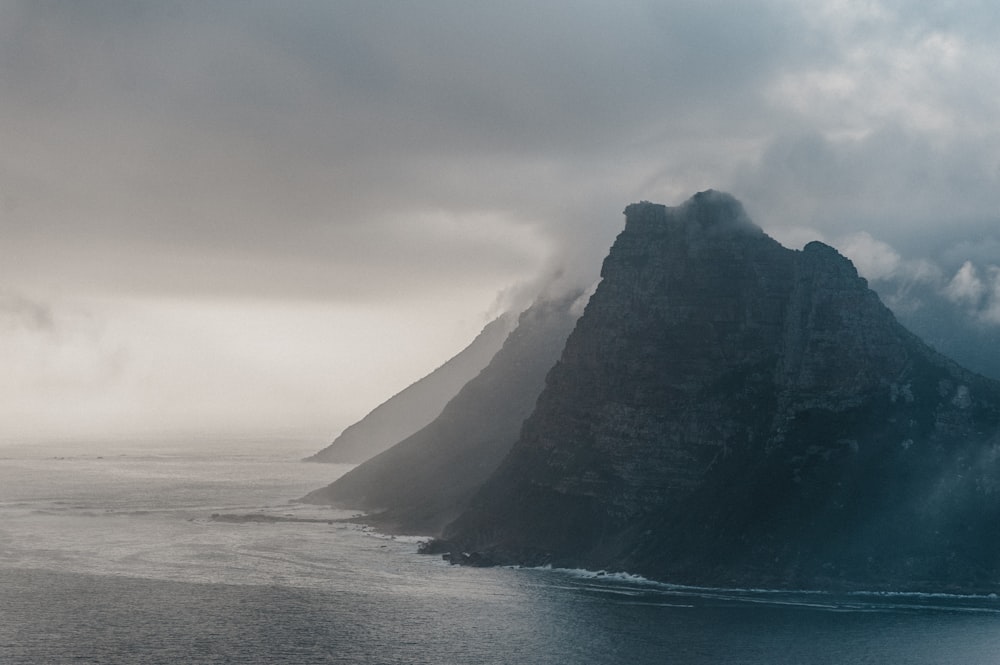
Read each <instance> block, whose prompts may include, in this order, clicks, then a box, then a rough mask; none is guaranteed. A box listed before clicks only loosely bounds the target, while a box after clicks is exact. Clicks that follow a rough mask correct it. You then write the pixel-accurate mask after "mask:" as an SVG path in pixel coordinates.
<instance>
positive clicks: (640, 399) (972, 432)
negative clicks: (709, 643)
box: [429, 191, 1000, 591]
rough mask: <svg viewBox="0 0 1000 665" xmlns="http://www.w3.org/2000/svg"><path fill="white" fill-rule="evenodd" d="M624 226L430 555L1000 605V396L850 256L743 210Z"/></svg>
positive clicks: (705, 211) (687, 212)
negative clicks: (906, 317) (468, 498)
mask: <svg viewBox="0 0 1000 665" xmlns="http://www.w3.org/2000/svg"><path fill="white" fill-rule="evenodd" d="M625 214H626V226H625V229H624V231H623V232H622V233H621V234H620V235H619V237H618V238H617V240H616V241H615V243H614V246H613V247H612V249H611V251H610V253H609V255H608V257H607V258H606V260H605V262H604V265H603V269H602V276H603V280H602V282H601V283H600V285H599V287H598V289H597V291H596V293H595V294H594V295H593V296H592V298H591V299H590V302H589V304H588V305H587V308H586V310H585V312H584V314H583V315H582V317H581V318H580V320H579V321H578V323H577V325H576V328H575V329H574V331H573V333H572V334H571V335H570V337H569V339H568V340H567V343H566V347H565V349H564V351H563V353H562V356H561V358H560V360H559V362H558V363H557V364H556V366H555V367H554V368H553V369H552V371H551V372H550V373H549V376H548V379H547V382H546V386H545V389H544V391H543V392H542V394H541V395H540V396H539V399H538V403H537V406H536V408H535V410H534V412H533V413H532V415H531V416H530V417H529V418H528V419H527V421H526V422H525V424H524V428H523V430H522V432H521V436H520V438H519V439H518V441H517V443H516V444H515V445H514V447H513V449H512V450H511V452H510V454H509V455H508V456H507V457H506V458H505V460H504V461H503V463H502V464H501V465H500V467H499V468H498V470H497V471H496V472H495V473H494V474H493V475H492V476H491V477H490V478H489V480H488V481H487V482H486V483H485V484H484V486H483V487H482V488H481V489H480V491H479V492H477V494H476V495H475V497H474V498H473V499H472V502H471V505H470V507H469V509H468V510H466V511H465V512H464V513H463V514H462V515H461V516H460V517H459V518H458V519H457V520H455V521H454V522H453V523H451V524H450V525H448V527H447V528H446V529H445V532H444V537H443V538H442V539H441V540H439V541H437V542H435V543H432V544H431V546H430V547H429V550H430V551H440V552H454V553H455V554H453V555H452V556H451V558H452V560H469V559H470V558H471V559H472V560H474V561H480V562H492V563H517V564H527V565H537V564H547V563H549V564H553V565H557V566H567V567H585V568H592V569H608V570H612V569H613V570H626V571H630V572H633V573H638V574H643V575H646V576H648V577H651V578H654V579H660V580H667V581H670V582H676V583H685V584H695V585H710V586H726V587H731V586H733V587H743V588H745V587H769V588H798V589H802V588H812V589H829V588H836V589H851V588H855V589H856V588H864V589H893V590H921V591H956V590H958V591H983V590H989V591H995V590H996V589H997V587H998V586H1000V383H998V382H996V381H993V380H990V379H987V378H985V377H982V376H980V375H977V374H974V373H972V372H970V371H967V370H965V369H963V368H961V367H959V366H958V365H956V364H955V363H954V362H952V361H950V360H949V359H947V358H945V357H944V356H942V355H940V354H938V353H936V352H935V351H933V350H932V349H931V348H930V347H928V346H927V345H926V344H924V343H923V342H921V341H920V340H919V339H918V338H917V337H915V336H914V335H913V334H911V333H910V332H908V331H907V330H906V329H905V328H903V327H902V326H901V325H900V324H899V323H898V322H897V321H896V319H895V318H894V317H893V315H892V313H891V312H890V311H889V310H888V309H887V308H886V307H885V306H884V305H883V304H882V303H881V301H880V300H879V299H878V297H877V296H876V294H875V293H874V292H873V291H872V290H870V289H869V288H868V284H867V282H866V281H865V280H864V279H862V278H860V277H859V276H858V274H857V271H856V270H855V269H854V266H853V265H852V264H851V262H850V261H849V260H847V259H846V258H844V257H843V256H841V255H840V254H839V253H838V252H837V251H836V250H834V249H833V248H831V247H828V246H826V245H824V244H822V243H818V242H813V243H810V244H808V245H806V246H805V247H804V248H803V249H802V250H801V251H794V250H790V249H786V248H784V247H782V246H781V245H779V244H778V243H777V242H776V241H774V240H772V239H771V238H770V237H768V236H767V235H765V234H764V233H763V232H762V231H761V230H760V228H758V227H757V226H756V225H754V224H753V223H752V222H751V221H750V220H749V219H748V218H747V216H746V214H745V213H744V211H743V209H742V206H741V205H740V204H739V202H738V201H736V200H735V199H734V198H732V197H731V196H729V195H726V194H722V193H719V192H714V191H707V192H702V193H699V194H697V195H695V196H694V197H692V198H691V199H690V200H688V201H687V202H686V203H684V204H683V205H680V206H677V207H669V208H668V207H666V206H662V205H656V204H652V203H648V202H643V203H639V204H633V205H630V206H629V207H628V208H626V210H625ZM459 552H464V553H466V554H464V555H459V554H458V553H459ZM470 553H472V554H470Z"/></svg>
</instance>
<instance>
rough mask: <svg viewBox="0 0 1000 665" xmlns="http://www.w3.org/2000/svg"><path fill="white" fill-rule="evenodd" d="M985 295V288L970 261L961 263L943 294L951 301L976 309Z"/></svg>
mask: <svg viewBox="0 0 1000 665" xmlns="http://www.w3.org/2000/svg"><path fill="white" fill-rule="evenodd" d="M985 293H986V286H985V285H984V284H983V281H982V280H981V279H979V274H978V272H977V271H976V267H975V266H974V265H973V264H972V262H971V261H966V262H965V263H963V264H962V267H961V268H959V269H958V272H956V273H955V276H954V277H952V278H951V281H950V282H948V286H946V287H945V294H946V295H947V296H948V297H949V298H950V299H951V300H952V301H954V302H958V303H964V304H966V305H970V306H973V307H978V305H979V303H980V302H982V299H983V295H984V294H985Z"/></svg>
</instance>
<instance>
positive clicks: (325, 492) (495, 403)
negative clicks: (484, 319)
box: [303, 294, 579, 534]
mask: <svg viewBox="0 0 1000 665" xmlns="http://www.w3.org/2000/svg"><path fill="white" fill-rule="evenodd" d="M578 297H579V294H574V295H573V296H570V297H566V298H563V299H561V300H555V301H540V302H537V303H535V304H534V305H532V307H530V308H529V309H528V310H526V311H525V312H524V313H523V314H521V317H520V319H519V321H518V325H517V328H516V329H515V330H514V331H513V332H512V333H511V334H510V336H509V337H508V338H507V340H506V342H504V345H503V347H502V348H501V349H500V351H498V352H497V354H496V355H495V356H494V358H493V360H492V361H491V362H490V364H489V365H488V366H487V367H486V368H485V369H483V371H482V372H480V373H479V375H478V376H476V377H475V378H474V379H472V380H471V381H469V382H468V383H467V384H466V385H465V386H464V387H463V388H462V389H461V391H459V393H458V394H457V395H456V396H455V397H454V399H452V400H451V401H450V402H449V403H448V405H447V406H446V407H445V408H444V410H443V411H442V412H441V415H440V416H438V417H437V418H436V419H435V420H434V421H433V422H432V423H430V424H429V425H427V426H426V427H424V428H423V429H421V430H420V431H418V432H416V433H415V434H413V435H412V436H410V437H408V438H406V439H405V440H403V441H401V442H400V443H399V444H398V445H396V446H394V447H392V448H390V449H389V450H387V451H385V452H384V453H382V454H381V455H378V456H377V457H374V458H372V459H371V460H369V461H367V462H366V463H364V464H362V465H360V466H358V467H357V468H355V469H353V470H352V471H350V472H348V473H347V474H345V475H344V476H343V477H341V478H339V479H338V480H337V481H336V482H334V483H332V484H331V485H329V486H328V487H325V488H323V489H321V490H317V491H316V492H313V493H311V494H309V495H308V496H306V497H305V499H303V500H304V501H307V502H312V503H336V504H337V505H341V506H344V507H348V508H356V509H361V510H366V511H370V512H372V513H373V514H372V515H370V516H368V517H367V518H366V522H370V523H373V524H377V525H379V527H380V528H382V529H384V530H390V531H394V532H402V533H416V534H434V533H438V532H439V531H440V529H441V527H443V526H444V525H445V524H446V523H447V522H449V521H451V520H452V519H454V518H455V517H456V516H457V515H458V514H459V513H460V512H461V511H462V510H463V509H464V508H465V507H466V505H467V503H468V500H469V497H470V496H471V495H472V493H473V492H474V491H475V490H476V489H478V487H479V486H480V485H481V484H482V483H483V481H484V480H486V478H487V477H488V476H489V475H490V473H492V472H493V471H494V470H495V469H496V467H497V465H498V464H499V463H500V460H502V459H503V458H504V456H505V455H506V454H507V452H508V451H509V450H510V447H511V446H512V445H513V443H514V441H516V440H517V436H518V433H519V432H520V429H521V424H522V422H523V421H524V419H525V418H526V417H527V416H528V414H530V413H531V410H532V408H534V405H535V400H536V399H537V397H538V394H539V393H540V392H541V391H542V387H543V386H544V383H545V375H546V373H547V372H548V370H549V369H550V368H551V367H552V365H553V364H554V363H555V361H556V359H557V358H558V357H559V353H560V351H561V350H562V348H563V344H564V343H565V341H566V337H567V336H568V335H569V332H570V330H571V329H572V327H573V325H574V323H575V321H576V316H575V315H574V314H573V313H571V306H572V304H573V302H574V301H575V300H576V299H577V298H578Z"/></svg>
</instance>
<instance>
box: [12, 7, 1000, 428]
mask: <svg viewBox="0 0 1000 665" xmlns="http://www.w3.org/2000/svg"><path fill="white" fill-rule="evenodd" d="M998 30H1000V16H998V14H997V12H995V11H994V9H993V7H992V5H991V4H989V3H986V2H978V1H975V0H967V1H965V2H960V3H938V4H936V5H933V6H925V5H924V4H922V3H905V2H901V1H897V0H870V1H866V2H853V1H849V0H808V1H806V2H791V1H790V0H748V1H746V2H740V3H732V2H721V1H708V2H706V1H704V0H698V1H695V0H678V1H672V2H669V3H664V2H656V1H653V0H625V1H624V2H618V3H614V5H605V4H601V3H583V4H581V3H578V2H570V1H569V0H550V1H547V2H542V3H539V2H522V1H520V0H515V1H514V2H507V3H468V2H459V1H458V0H428V1H427V2H421V3H392V4H387V3H365V2H354V3H350V2H335V3H330V2H314V1H312V0H304V1H302V2H296V3H265V2H243V1H237V0H220V1H218V2H212V3H205V2H200V1H196V0H174V1H171V2H163V3H125V2H120V1H118V0H94V1H92V2H86V3H80V2H61V3H53V2H35V1H32V0H21V1H11V2H4V3H2V4H0V58H2V60H3V62H4V67H3V68H2V69H0V118H2V120H0V140H2V141H3V144H4V146H5V150H4V152H3V154H2V155H0V237H2V238H3V247H2V248H0V249H2V252H3V256H2V260H0V289H5V291H4V292H5V293H19V294H30V295H31V298H30V300H31V301H33V302H35V303H67V302H80V303H95V302H99V303H101V304H100V306H99V307H97V309H99V310H100V311H102V312H104V313H105V314H106V316H107V318H106V321H107V326H108V327H107V328H106V330H107V331H113V332H114V334H112V333H111V332H107V333H106V334H107V335H110V337H115V335H120V337H117V338H116V339H117V341H118V342H120V343H121V344H123V345H125V346H126V347H127V348H132V347H133V346H134V343H133V341H132V338H131V337H130V335H138V336H140V337H141V336H143V335H149V336H151V337H152V338H156V339H157V340H159V343H160V345H161V346H162V347H163V348H174V347H172V346H171V345H172V344H175V342H174V341H173V340H171V339H169V338H167V336H166V335H165V333H157V332H156V331H155V330H152V329H149V328H144V327H142V326H138V324H134V321H133V320H132V319H131V318H129V317H130V316H131V315H130V314H128V313H127V312H129V311H131V310H130V309H129V308H130V307H131V305H130V304H129V303H135V302H138V303H141V307H140V309H143V311H146V310H147V309H149V310H151V311H152V310H155V311H156V312H157V313H156V314H150V316H151V317H153V318H158V317H159V318H165V319H169V320H171V321H174V319H173V317H174V316H175V315H176V316H180V314H177V313H176V312H175V311H174V310H172V309H171V305H170V304H169V303H173V302H175V301H178V300H180V301H184V302H186V303H187V304H188V305H189V306H190V307H189V308H188V309H186V310H184V311H186V312H187V313H188V314H187V315H190V316H195V314H194V312H196V311H200V310H199V309H198V308H197V307H195V306H194V304H193V303H201V304H203V305H208V304H211V305H213V306H219V307H222V308H223V309H225V308H227V307H228V308H231V309H229V310H227V311H231V312H239V316H240V317H245V318H243V320H245V321H255V322H256V321H259V320H261V319H260V318H259V317H258V316H257V315H253V314H251V313H250V312H249V309H246V310H245V309H244V308H250V309H252V308H253V307H258V308H259V309H258V312H259V313H264V312H267V313H272V314H273V313H274V312H275V311H284V310H283V306H284V305H288V304H289V303H295V307H298V308H301V309H296V311H297V312H299V313H301V312H307V311H308V312H310V313H311V314H310V316H311V317H313V318H312V319H311V320H312V323H311V324H309V323H307V322H306V321H307V318H306V317H304V315H303V318H297V317H298V316H299V314H296V315H292V314H287V316H293V318H296V320H297V321H299V322H300V323H301V325H303V326H305V327H309V326H310V325H311V326H313V327H314V328H316V329H317V330H318V329H320V328H321V327H322V326H327V325H331V321H330V320H329V319H327V318H325V317H324V315H321V312H324V311H326V310H325V308H330V310H331V311H334V310H335V311H336V312H338V316H337V318H336V322H337V323H336V326H335V327H334V328H333V329H327V330H326V334H327V336H328V337H329V339H330V340H331V344H330V349H331V350H330V351H329V353H331V354H341V353H347V351H341V350H340V349H346V348H347V347H346V345H347V344H348V343H354V342H356V341H357V340H358V339H359V336H358V335H356V328H354V327H352V324H351V320H352V319H351V317H349V316H343V317H342V316H340V315H342V314H344V313H346V312H351V313H353V314H357V313H358V312H360V311H367V310H368V309H369V308H374V309H378V310H379V311H381V312H383V314H385V318H384V319H379V320H382V321H387V322H388V321H392V323H386V324H385V325H387V326H391V327H394V328H395V327H398V323H397V322H398V319H397V318H394V317H392V316H390V314H391V313H392V312H394V311H395V312H407V315H408V316H411V317H412V319H413V321H412V323H411V325H412V327H413V328H414V329H421V330H426V331H431V330H433V329H436V330H438V333H439V335H445V334H446V332H447V331H449V330H452V331H453V328H449V327H448V326H453V325H454V323H453V322H454V320H455V319H457V318H462V317H465V318H464V320H465V323H464V324H463V325H464V327H463V328H462V331H463V332H462V335H460V337H463V338H464V337H467V336H468V335H471V334H474V332H475V330H474V329H475V328H476V325H473V324H472V323H471V321H473V320H478V317H480V316H482V315H483V313H484V310H486V309H487V308H488V307H490V303H491V302H492V301H494V300H496V301H497V302H503V303H504V304H507V303H511V306H515V304H523V303H524V302H525V301H527V300H530V299H531V297H533V295H534V294H533V293H532V291H533V290H537V289H541V288H542V285H543V284H546V283H548V282H549V280H550V279H551V278H552V276H554V275H558V280H557V281H558V283H559V284H560V285H561V286H562V287H563V288H585V287H586V286H588V285H589V284H591V283H593V281H594V280H595V279H596V278H597V274H598V271H599V268H600V263H601V261H602V259H603V257H604V255H605V253H606V251H607V249H608V247H609V246H610V244H611V242H612V241H613V239H614V237H615V235H616V234H617V233H618V232H619V231H620V230H621V227H622V224H623V218H622V215H621V211H622V209H623V208H624V207H625V206H626V205H627V204H628V203H630V202H633V201H637V200H641V199H647V200H652V201H659V202H664V203H667V204H676V203H680V202H682V201H683V200H685V199H687V198H688V197H689V196H690V195H691V194H693V193H694V192H696V191H699V190H704V189H708V188H715V189H720V190H727V191H730V192H732V193H733V194H734V195H736V196H737V197H738V198H740V199H741V200H742V201H743V203H744V204H745V206H746V208H747V210H748V211H749V212H750V214H751V215H752V216H753V217H754V219H755V220H756V221H757V222H758V223H760V224H761V225H762V226H764V227H765V229H767V230H768V232H770V233H772V234H773V235H775V236H776V237H778V238H780V239H784V240H786V242H789V243H791V244H797V245H799V246H801V245H802V244H803V243H804V242H805V241H808V240H810V239H813V238H821V239H822V238H827V239H833V240H832V242H833V243H834V244H838V243H839V242H840V241H841V240H842V241H843V243H842V244H843V245H844V246H845V247H847V249H845V251H847V253H848V254H849V255H851V256H852V258H853V259H854V260H855V262H856V263H857V264H858V266H859V268H861V269H862V272H863V273H865V274H867V275H868V276H869V278H870V279H872V281H873V284H874V285H876V286H877V287H878V288H880V289H882V291H883V295H885V296H886V297H887V300H890V301H891V302H892V303H893V305H894V306H896V307H899V308H904V307H909V308H910V311H913V312H916V311H918V310H920V306H921V303H924V302H930V301H931V300H933V299H934V298H937V299H938V300H941V301H942V302H946V303H947V305H948V306H949V307H953V308H955V307H958V304H956V303H955V302H952V301H950V300H947V298H946V297H945V296H944V295H943V291H941V289H944V288H945V287H946V286H947V284H948V282H949V281H950V280H951V276H954V275H956V274H957V273H958V271H959V270H960V268H961V266H962V265H963V264H964V263H965V262H966V261H969V262H971V265H973V266H976V270H977V273H976V274H977V275H978V278H979V279H980V280H981V282H982V284H983V289H984V293H983V296H982V300H981V302H980V305H979V310H977V311H979V312H980V313H979V314H978V315H977V317H978V318H976V321H977V322H978V323H977V325H980V326H983V325H986V324H987V323H989V322H990V321H992V320H993V317H994V315H993V314H992V312H993V311H994V309H993V305H992V304H991V303H993V302H994V300H991V299H990V298H992V295H990V294H992V293H994V291H991V289H992V288H993V286H992V284H993V282H992V281H991V280H992V279H993V273H992V272H990V270H991V269H990V266H994V265H996V258H995V257H996V256H997V252H998V251H1000V234H998V231H997V228H998V226H997V221H998V217H1000V161H998V158H997V155H1000V120H998V118H1000V92H998V91H1000V72H998V70H997V69H996V67H995V66H994V63H995V62H996V61H997V58H998V57H1000V47H998V46H997V43H996V39H995V35H996V34H997V31H998ZM938 272H939V273H940V274H938ZM944 275H947V276H949V277H947V278H946V277H944ZM956 288H957V287H956ZM935 289H937V291H935ZM497 293H501V294H502V295H501V296H500V297H497V296H496V294H497ZM935 294H936V295H935ZM445 306H447V308H445ZM965 306H966V305H963V307H965ZM60 307H61V305H60ZM0 308H2V309H4V310H5V312H6V313H2V314H0V319H2V321H4V322H5V323H0V326H7V328H8V334H9V328H10V327H11V326H14V325H16V326H18V327H19V328H24V327H26V326H28V327H30V326H36V327H39V330H38V331H37V332H41V328H43V327H44V325H43V324H44V322H45V311H44V309H35V308H33V307H32V306H31V305H30V304H25V303H23V302H21V303H15V302H14V301H12V300H10V299H9V298H8V299H7V300H6V301H4V303H0ZM928 308H929V306H928V307H925V309H924V310H923V311H924V312H927V311H930V309H933V308H929V309H928ZM57 309H58V308H57ZM84 309H86V307H84ZM15 311H16V312H17V313H15ZM59 311H62V310H59ZM941 311H944V310H941ZM962 311H963V312H964V310H962ZM421 312H426V314H421ZM431 312H433V313H434V314H433V316H440V317H443V318H446V319H448V320H449V323H448V324H445V323H442V322H441V321H438V322H436V323H432V322H429V320H428V319H429V317H431V316H432V314H431ZM469 312H472V314H468V313H469ZM50 314H51V316H52V321H53V325H56V326H57V327H58V324H59V322H60V320H61V317H62V316H63V315H61V314H59V312H58V311H56V309H52V310H51V311H50ZM234 315H235V314H234ZM260 316H263V314H260ZM963 316H964V314H963ZM355 320H357V321H358V322H359V323H358V324H357V325H360V322H361V321H368V320H369V319H366V318H365V317H364V316H360V315H358V316H356V317H355ZM955 320H956V321H961V320H962V319H961V318H960V317H959V318H955ZM14 321H16V324H15V323H12V322H14ZM970 321H972V319H970ZM177 323H178V325H180V322H179V321H177ZM435 326H436V328H435ZM168 327H169V326H168ZM223 329H224V326H219V327H217V328H215V331H216V333H215V334H220V335H222V334H223V332H222V330H223ZM447 334H451V333H447ZM38 339H41V338H38ZM80 339H83V338H80ZM422 339H430V340H433V339H434V335H433V334H431V333H430V332H428V334H427V336H426V337H422ZM224 341H225V340H215V341H210V340H208V339H206V340H205V342H204V343H205V344H206V345H208V346H213V345H215V344H216V343H217V342H218V343H219V346H220V347H224V344H223V342H224ZM98 346H99V345H98ZM140 346H141V347H143V348H153V347H155V346H156V344H154V343H152V342H149V346H148V347H147V346H146V343H145V342H144V343H143V344H141V345H140ZM456 346H458V345H457V344H456ZM302 347H303V349H306V348H309V349H310V350H311V352H312V351H313V350H314V349H315V347H313V346H312V345H311V344H303V345H302ZM334 347H336V348H337V349H338V350H337V351H334V350H333V348H334ZM431 347H433V351H428V352H427V353H426V354H421V352H420V351H419V350H414V352H413V353H415V354H416V355H418V356H421V358H422V360H421V362H420V363H416V364H413V365H408V364H406V363H405V362H403V361H402V360H400V361H399V362H400V363H401V364H400V365H399V366H398V367H399V368H400V369H399V371H400V377H402V376H403V374H404V373H405V372H412V371H416V370H415V369H414V368H416V367H423V366H425V365H427V364H429V363H431V362H432V361H434V360H439V359H440V358H439V357H438V356H437V355H435V354H439V353H441V352H442V351H441V348H440V347H439V346H435V345H434V344H431ZM267 348H269V349H270V351H269V352H268V353H273V352H274V348H273V347H270V346H268V347H267ZM317 352H318V351H317ZM303 353H305V351H304V350H303ZM140 355H142V354H140ZM212 357H213V356H212V354H207V355H206V357H205V358H206V363H207V364H208V365H211V362H210V360H211V358H212ZM215 357H217V358H219V360H218V362H219V363H221V362H222V360H221V356H220V355H219V354H216V356H215ZM338 357H339V355H338ZM272 359H273V358H272ZM274 362H282V361H280V360H274ZM305 365H307V363H305ZM282 366H284V367H286V368H287V369H288V371H290V372H291V371H293V370H292V369H291V368H292V367H294V368H295V370H294V371H295V372H299V371H300V370H301V368H302V367H303V366H304V365H303V364H298V363H297V362H295V363H290V364H286V365H282ZM217 369H218V371H219V374H218V376H231V377H233V379H234V380H235V381H237V382H240V381H241V379H240V378H239V375H238V373H236V372H234V373H230V368H229V367H228V366H227V367H225V368H224V367H221V366H219V367H217ZM303 371H304V370H303ZM344 376H345V379H344V380H345V382H346V383H350V382H351V381H355V380H362V379H363V373H361V372H358V373H357V374H351V375H350V377H351V378H346V377H347V374H345V375H344ZM251 378H252V377H243V378H242V382H243V384H244V385H245V384H247V383H249V381H250V380H251ZM408 378H411V379H412V378H417V377H416V376H410V377H408ZM283 380H284V379H282V381H283ZM317 381H318V379H317ZM279 382H280V381H279ZM405 383H406V382H405V381H404V380H403V379H402V378H398V379H397V381H396V382H395V383H394V384H393V385H392V388H396V389H398V388H399V387H402V386H401V385H400V384H402V385H405ZM135 389H136V390H137V391H138V393H139V394H140V395H142V394H146V393H145V392H144V391H143V389H142V387H141V385H139V384H136V386H135ZM324 394H325V393H324ZM386 396H387V395H386ZM161 397H162V395H161V396H160V397H155V396H153V395H152V394H151V393H150V394H149V395H148V398H149V399H150V400H154V399H160V398H161ZM164 399H165V398H164ZM140 401H141V400H140ZM251 402H254V400H249V399H248V401H247V403H248V404H249V403H251ZM254 403H255V404H256V402H254ZM234 408H235V407H234Z"/></svg>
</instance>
